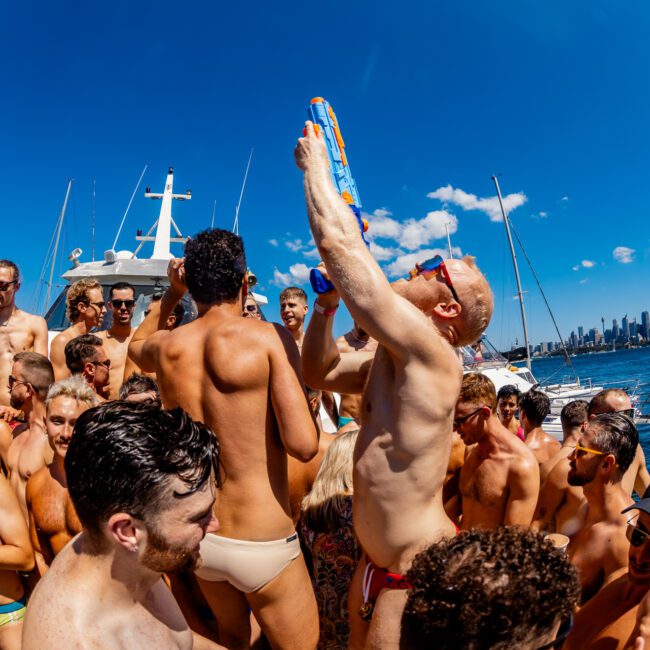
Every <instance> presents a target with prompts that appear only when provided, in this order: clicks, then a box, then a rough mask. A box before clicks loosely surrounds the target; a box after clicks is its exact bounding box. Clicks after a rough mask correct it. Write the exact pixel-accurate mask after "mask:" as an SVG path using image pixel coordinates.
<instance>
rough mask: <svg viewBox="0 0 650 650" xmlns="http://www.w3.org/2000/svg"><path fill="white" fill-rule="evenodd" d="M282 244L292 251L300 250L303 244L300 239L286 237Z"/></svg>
mask: <svg viewBox="0 0 650 650" xmlns="http://www.w3.org/2000/svg"><path fill="white" fill-rule="evenodd" d="M284 245H285V246H286V247H287V248H288V249H289V250H290V251H291V252H292V253H297V252H298V251H301V250H302V248H303V246H304V244H303V243H302V239H293V240H292V239H288V240H287V241H285V242H284Z"/></svg>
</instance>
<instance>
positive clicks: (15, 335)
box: [0, 325, 34, 358]
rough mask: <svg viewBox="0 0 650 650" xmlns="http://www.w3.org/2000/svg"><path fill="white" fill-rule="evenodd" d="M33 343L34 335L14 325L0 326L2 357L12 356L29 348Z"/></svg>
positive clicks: (0, 353) (0, 351)
mask: <svg viewBox="0 0 650 650" xmlns="http://www.w3.org/2000/svg"><path fill="white" fill-rule="evenodd" d="M33 344H34V336H33V334H32V333H31V332H28V331H26V330H25V329H23V328H21V327H17V326H15V325H5V326H2V327H0V355H2V356H3V357H7V356H11V357H12V358H13V356H14V355H15V354H17V353H18V352H24V351H25V350H31V349H32V346H33Z"/></svg>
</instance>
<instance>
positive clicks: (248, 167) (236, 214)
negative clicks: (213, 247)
mask: <svg viewBox="0 0 650 650" xmlns="http://www.w3.org/2000/svg"><path fill="white" fill-rule="evenodd" d="M253 151H254V150H253V149H252V148H251V154H250V156H248V164H247V165H246V173H245V174H244V182H243V183H242V186H241V192H240V193H239V201H238V202H237V207H236V208H235V223H234V224H233V227H232V229H233V231H234V233H235V234H236V235H238V234H239V208H240V207H241V202H242V199H243V198H244V189H245V188H246V179H247V178H248V170H249V169H250V166H251V160H253Z"/></svg>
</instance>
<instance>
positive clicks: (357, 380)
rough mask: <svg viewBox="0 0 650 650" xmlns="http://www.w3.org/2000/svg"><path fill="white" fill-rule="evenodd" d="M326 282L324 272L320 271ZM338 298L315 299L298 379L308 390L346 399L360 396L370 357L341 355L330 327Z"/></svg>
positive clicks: (334, 295) (335, 295)
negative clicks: (302, 379)
mask: <svg viewBox="0 0 650 650" xmlns="http://www.w3.org/2000/svg"><path fill="white" fill-rule="evenodd" d="M321 272H322V274H323V276H324V277H325V278H326V279H329V278H328V276H327V271H326V269H324V268H322V267H321ZM338 305H339V295H338V293H337V292H336V291H329V292H328V293H324V294H321V295H319V296H318V298H316V305H315V306H314V311H313V312H312V317H311V319H310V321H309V327H308V328H307V332H306V333H305V339H304V341H303V344H302V354H301V360H302V376H303V378H304V380H305V383H306V384H307V385H308V386H311V387H312V388H319V389H321V390H333V391H336V392H338V393H345V394H347V395H351V394H358V393H361V392H363V387H364V384H365V381H366V377H367V375H368V370H369V368H370V365H371V363H372V358H373V356H374V355H373V354H369V353H367V352H350V353H348V354H344V355H342V354H341V353H340V352H339V349H338V347H337V345H336V341H335V340H334V336H333V334H332V327H333V323H334V312H335V311H336V309H337V308H338Z"/></svg>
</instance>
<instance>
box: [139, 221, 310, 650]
mask: <svg viewBox="0 0 650 650" xmlns="http://www.w3.org/2000/svg"><path fill="white" fill-rule="evenodd" d="M169 278H170V287H169V289H168V290H167V292H166V293H165V295H164V296H163V298H162V300H161V301H160V303H159V304H158V305H156V304H154V305H152V307H151V313H150V314H149V316H147V318H146V319H145V320H144V322H143V323H142V325H141V326H140V327H139V328H138V330H137V331H136V333H135V335H134V337H133V339H132V341H131V345H130V346H129V354H130V355H131V357H132V359H133V360H134V361H135V363H136V364H137V365H138V366H140V367H141V368H142V369H143V370H144V371H146V372H155V373H156V377H157V379H158V384H159V386H160V393H161V395H162V401H163V404H164V405H165V406H166V407H173V406H180V407H182V408H184V409H185V410H186V411H187V412H188V413H190V415H191V416H192V417H193V418H195V419H197V420H200V421H202V422H206V423H207V424H208V425H209V426H211V427H212V428H213V429H214V431H215V432H216V434H217V436H218V437H219V441H220V443H221V446H222V456H223V464H224V468H225V472H226V475H227V480H226V481H224V484H223V487H222V488H221V492H220V495H219V500H218V503H217V508H216V510H215V514H216V516H217V517H218V518H219V521H220V523H221V530H220V534H219V535H214V534H209V535H207V536H206V538H205V540H204V541H203V544H202V546H201V554H202V556H203V564H202V566H201V568H200V569H199V570H198V572H197V575H198V577H199V584H200V585H201V589H202V590H203V592H204V594H205V596H206V599H207V600H208V603H209V604H210V607H211V608H212V610H213V612H214V614H215V617H216V619H217V623H218V626H219V633H220V641H221V642H222V643H224V645H226V646H234V647H247V644H248V643H249V641H250V610H251V609H252V610H253V613H254V615H255V618H256V619H257V620H258V621H259V623H260V625H261V627H262V631H263V632H264V635H265V636H266V638H267V639H268V640H269V642H270V643H271V645H272V646H274V647H291V648H295V649H296V650H299V649H302V648H305V649H306V648H313V647H315V646H316V644H317V642H318V620H317V619H318V615H317V608H316V600H315V597H314V592H313V589H312V587H311V582H310V579H309V574H308V572H307V568H306V566H305V563H304V560H303V557H302V553H301V551H300V544H299V541H298V536H297V533H296V532H295V528H294V525H293V521H292V518H291V507H290V501H289V483H288V477H287V453H288V454H290V455H291V456H293V457H295V458H297V459H299V460H301V461H303V462H307V461H309V460H311V459H312V458H313V457H314V456H315V455H316V453H317V451H318V431H317V428H316V424H315V422H314V419H313V417H312V414H311V413H310V411H309V405H308V403H307V399H306V395H305V391H304V386H303V384H302V379H301V377H300V370H299V366H300V360H299V355H298V349H297V348H296V346H295V344H294V341H293V339H292V337H291V335H290V333H289V332H288V331H287V330H286V329H285V328H284V327H282V326H281V325H278V324H273V323H267V322H263V321H258V320H255V319H252V318H242V316H241V313H242V308H243V305H244V300H245V298H246V294H247V291H248V284H247V282H248V280H247V274H246V256H245V253H244V244H243V241H242V240H241V238H240V237H238V236H237V235H235V234H233V233H231V232H228V231H226V230H212V229H210V230H206V231H204V232H200V233H199V234H197V235H196V236H194V237H192V238H191V239H190V240H189V241H188V242H187V244H186V245H185V258H184V263H183V261H182V260H172V261H171V262H170V266H169ZM186 289H187V290H189V293H190V295H191V296H192V298H193V299H194V301H195V302H196V304H197V309H198V314H199V316H198V318H197V319H196V320H194V321H192V322H191V323H187V324H186V325H183V327H180V328H178V329H177V330H174V331H172V332H168V331H156V329H157V328H158V329H161V328H162V327H164V323H165V321H166V318H167V315H168V314H169V313H171V311H172V309H173V307H174V305H175V304H176V303H177V302H178V301H179V300H180V299H181V298H182V296H183V294H184V293H185V291H186Z"/></svg>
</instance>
